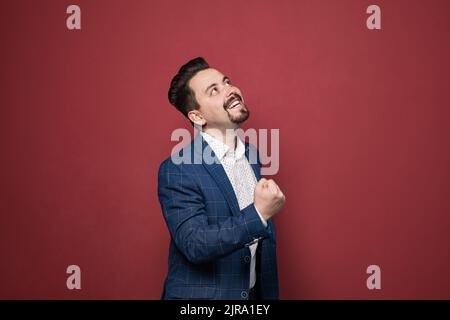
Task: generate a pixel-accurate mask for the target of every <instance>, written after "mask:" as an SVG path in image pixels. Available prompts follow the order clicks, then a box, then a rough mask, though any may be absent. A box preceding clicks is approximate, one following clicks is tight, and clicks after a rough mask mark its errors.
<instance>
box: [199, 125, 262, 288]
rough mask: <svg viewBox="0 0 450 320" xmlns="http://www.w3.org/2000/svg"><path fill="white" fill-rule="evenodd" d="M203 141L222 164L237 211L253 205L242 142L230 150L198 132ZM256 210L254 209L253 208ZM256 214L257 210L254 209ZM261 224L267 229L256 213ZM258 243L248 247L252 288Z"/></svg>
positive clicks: (250, 175)
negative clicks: (236, 203)
mask: <svg viewBox="0 0 450 320" xmlns="http://www.w3.org/2000/svg"><path fill="white" fill-rule="evenodd" d="M200 134H201V135H202V136H203V138H204V139H205V141H206V142H207V143H208V144H209V146H210V147H211V149H212V150H213V151H214V153H215V155H216V157H217V158H218V159H219V161H220V163H221V164H222V166H223V168H224V170H225V173H226V174H227V176H228V179H229V180H230V183H231V185H232V186H233V190H234V193H235V194H236V198H237V200H238V203H239V209H240V210H242V209H244V208H246V207H247V206H249V205H250V204H252V203H253V196H254V192H255V186H256V177H255V173H254V172H253V169H252V167H251V166H250V164H249V162H248V160H247V158H246V157H245V145H244V142H242V140H241V139H240V138H239V137H238V136H236V137H237V139H236V148H235V150H231V148H230V147H229V146H227V145H226V144H225V143H223V142H222V141H220V140H219V139H216V138H215V137H213V136H211V135H210V134H207V133H206V132H200ZM255 208H256V207H255ZM256 212H258V209H256ZM258 214H259V217H260V218H261V222H262V223H263V224H264V226H265V227H267V222H266V220H264V218H263V217H262V216H261V214H260V213H259V212H258ZM257 247H258V242H257V241H256V242H255V243H253V244H252V245H250V246H249V249H250V253H251V261H250V286H249V288H250V289H251V288H253V287H254V285H255V282H256V270H255V267H256V248H257Z"/></svg>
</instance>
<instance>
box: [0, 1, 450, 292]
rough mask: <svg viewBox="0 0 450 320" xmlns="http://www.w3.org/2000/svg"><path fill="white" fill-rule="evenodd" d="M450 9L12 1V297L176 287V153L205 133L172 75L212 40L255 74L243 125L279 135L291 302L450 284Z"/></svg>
mask: <svg viewBox="0 0 450 320" xmlns="http://www.w3.org/2000/svg"><path fill="white" fill-rule="evenodd" d="M449 12H450V2H449V1H446V0H442V1H438V0H434V1H425V0H417V1H412V0H408V1H406V0H395V1H394V0H391V1H384V0H376V1H365V0H343V1H335V0H320V1H316V0H308V1H300V0H295V1H294V0H292V1H287V0H285V1H283V0H282V1H278V0H272V1H268V0H267V1H266V0H263V1H261V0H244V1H242V0H239V1H237V0H230V1H203V0H192V1H166V0H150V1H144V0H139V1H138V0H134V1H125V0H120V1H119V0H115V1H105V0H95V1H92V0H91V1H87V0H76V1H73V2H69V1H61V0H54V1H50V0H45V1H31V0H30V1H24V0H19V1H10V0H9V1H2V4H1V6H0V14H1V19H0V35H1V38H0V39H1V52H0V56H1V59H0V64H1V66H0V70H1V71H0V77H1V89H0V90H1V95H0V105H1V117H0V121H1V125H0V129H1V135H0V140H1V144H0V146H1V149H0V150H1V151H0V152H1V157H0V159H1V160H0V161H1V166H0V173H1V176H0V183H1V187H0V189H1V191H0V255H1V260H0V298H2V299H6V298H10V299H159V298H160V296H161V292H162V286H163V281H164V277H165V275H166V272H167V255H168V246H169V240H170V235H169V233H168V231H167V228H166V225H165V222H164V219H163V216H162V213H161V208H160V205H159V202H158V197H157V173H158V168H159V165H160V163H161V162H162V161H163V160H164V159H166V158H167V157H168V156H169V155H170V153H171V152H172V149H173V148H174V146H176V145H177V144H178V143H179V142H180V141H177V140H175V141H172V139H171V135H172V133H173V132H174V130H176V129H180V128H184V129H185V130H186V131H187V132H190V133H192V134H193V130H192V127H191V126H190V124H189V122H188V121H187V119H185V118H184V117H183V116H182V115H181V114H180V113H179V112H178V111H177V110H176V109H175V108H174V107H172V106H171V105H170V104H169V102H168V99H167V91H168V88H169V85H170V80H171V79H172V77H173V76H174V75H175V74H176V72H177V71H178V68H179V67H180V66H181V65H182V64H183V63H185V62H186V61H188V60H189V59H192V58H194V57H197V56H202V57H204V58H205V59H206V60H207V61H208V62H209V64H210V65H211V66H213V67H215V68H217V69H218V70H220V71H221V72H223V73H224V74H226V75H228V76H229V77H230V78H231V79H232V81H233V82H234V83H235V84H236V85H237V86H239V88H240V89H241V90H242V92H243V94H244V95H245V99H246V102H247V105H248V107H249V110H250V111H251V116H250V118H249V120H248V121H247V122H246V123H245V126H244V128H243V129H252V128H253V129H255V130H257V131H258V130H260V129H261V130H266V131H267V132H269V133H272V132H278V134H279V139H278V142H277V148H278V151H277V152H276V153H277V155H276V157H278V162H279V167H278V169H277V170H276V171H275V172H274V174H272V175H268V176H266V177H267V178H272V179H274V180H276V182H277V183H278V184H279V185H280V187H281V188H282V189H283V191H284V193H285V195H286V205H285V207H284V208H283V209H282V210H281V211H280V212H279V213H278V214H277V216H276V217H275V223H276V227H277V250H278V268H279V276H280V294H281V298H282V299H409V298H423V299H431V298H447V299H448V298H450V273H449V272H448V271H449V268H450V250H449V243H450V197H449V191H450V168H449V164H450V145H449V141H450V140H449V137H450V112H449V106H450V98H449V78H450V76H449V75H450V60H449V57H450V41H449V39H450V38H449V29H450V28H449V21H450V20H449V18H450V14H449ZM275 142H276V141H275ZM273 146H274V145H273V144H272V145H271V148H272V149H273ZM275 149H276V148H275ZM269 151H270V150H269ZM269 155H270V153H269ZM276 157H274V158H273V159H275V158H276ZM75 273H77V274H78V275H79V276H80V277H79V281H80V283H79V285H80V287H79V288H74V287H70V279H69V278H70V277H71V276H72V275H73V274H75Z"/></svg>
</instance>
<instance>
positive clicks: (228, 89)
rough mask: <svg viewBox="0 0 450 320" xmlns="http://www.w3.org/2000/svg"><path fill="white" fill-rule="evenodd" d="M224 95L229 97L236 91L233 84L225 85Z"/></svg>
mask: <svg viewBox="0 0 450 320" xmlns="http://www.w3.org/2000/svg"><path fill="white" fill-rule="evenodd" d="M226 90H227V91H226V93H225V97H227V98H229V97H230V96H231V95H232V94H234V93H236V89H235V88H234V87H233V86H229V87H226Z"/></svg>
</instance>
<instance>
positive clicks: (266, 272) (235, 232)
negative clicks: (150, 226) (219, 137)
mask: <svg viewBox="0 0 450 320" xmlns="http://www.w3.org/2000/svg"><path fill="white" fill-rule="evenodd" d="M199 139H200V143H199V144H197V145H200V148H197V149H196V148H194V145H195V141H196V140H197V143H198V142H199ZM205 148H209V146H208V144H207V142H206V141H204V140H203V138H202V137H201V135H200V134H198V135H197V136H196V138H195V139H194V140H193V141H192V142H191V143H190V144H189V145H188V146H186V147H185V148H183V149H182V150H181V151H180V154H179V155H180V156H183V155H184V156H185V155H186V154H187V155H188V158H190V159H191V164H187V163H182V164H175V163H174V162H173V161H172V160H171V158H169V159H167V160H165V161H164V162H163V163H162V164H161V166H160V168H159V174H158V197H159V201H160V204H161V208H162V212H163V215H164V219H165V221H166V224H167V226H168V229H169V232H170V235H171V241H170V246H169V259H168V260H169V261H168V262H169V263H168V275H167V277H166V280H165V283H164V291H163V295H162V298H163V299H232V300H238V299H243V300H247V299H248V292H249V276H250V261H251V253H250V250H249V246H250V245H252V244H253V243H255V241H256V240H259V245H260V250H258V251H260V256H259V257H258V259H260V262H261V263H260V270H259V271H260V272H259V273H258V274H257V281H258V282H259V283H260V286H261V297H262V299H278V297H279V293H278V274H277V263H276V240H275V239H276V236H275V226H274V224H273V221H272V220H271V219H270V220H269V221H268V226H267V228H266V227H264V225H263V223H262V222H261V219H260V217H259V215H258V213H257V212H256V209H255V206H254V205H253V203H252V204H250V205H248V206H247V207H245V208H244V209H242V210H240V209H239V204H238V200H237V198H236V195H235V193H234V190H233V188H232V185H231V183H230V181H229V179H228V177H227V175H226V173H225V171H224V169H223V167H222V165H221V164H220V162H219V161H217V162H214V163H212V164H208V163H205V162H202V163H197V164H196V163H193V162H194V158H195V157H196V156H199V154H198V153H202V152H204V150H205ZM209 149H210V148H209ZM209 151H210V152H211V154H212V156H213V157H214V156H215V155H214V152H213V151H212V150H209ZM245 152H246V157H247V159H249V154H251V153H252V152H253V153H256V152H257V151H256V149H255V148H254V147H253V146H252V145H249V144H246V151H245ZM250 159H251V158H250ZM251 166H252V169H253V170H254V172H255V176H256V179H257V180H259V179H260V178H261V175H260V165H259V164H251Z"/></svg>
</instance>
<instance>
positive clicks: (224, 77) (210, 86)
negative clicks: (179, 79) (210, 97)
mask: <svg viewBox="0 0 450 320" xmlns="http://www.w3.org/2000/svg"><path fill="white" fill-rule="evenodd" d="M227 80H230V78H228V77H227V76H223V79H222V83H223V82H225V81H227ZM216 85H217V83H213V84H210V85H209V86H208V88H206V90H205V93H208V90H209V89H211V88H212V87H214V86H216Z"/></svg>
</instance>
